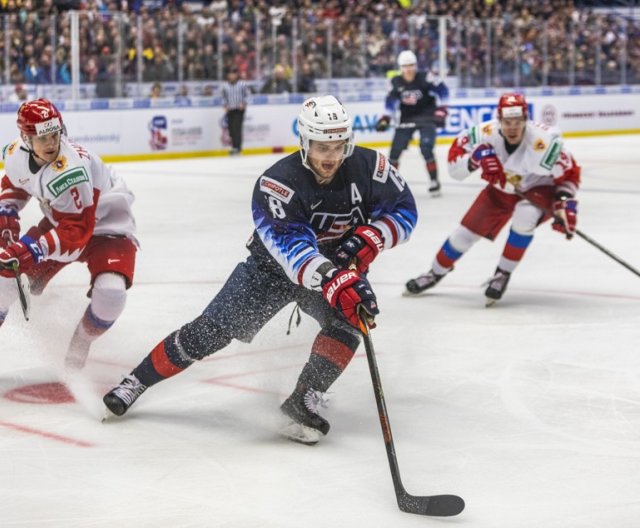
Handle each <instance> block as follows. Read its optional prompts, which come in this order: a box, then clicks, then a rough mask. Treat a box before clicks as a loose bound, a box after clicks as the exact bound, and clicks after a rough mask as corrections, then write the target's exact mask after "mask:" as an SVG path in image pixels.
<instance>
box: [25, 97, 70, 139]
mask: <svg viewBox="0 0 640 528" xmlns="http://www.w3.org/2000/svg"><path fill="white" fill-rule="evenodd" d="M17 123H18V128H19V129H20V131H21V132H22V133H23V134H25V135H27V136H45V135H47V134H52V133H53V132H62V131H63V130H64V124H63V122H62V114H61V113H60V111H59V110H58V109H57V108H56V107H55V105H54V104H53V103H52V102H51V101H49V100H48V99H35V100H34V101H28V102H26V103H22V105H20V108H19V109H18V121H17Z"/></svg>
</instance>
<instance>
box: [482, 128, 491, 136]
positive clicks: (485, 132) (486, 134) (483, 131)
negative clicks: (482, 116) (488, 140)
mask: <svg viewBox="0 0 640 528" xmlns="http://www.w3.org/2000/svg"><path fill="white" fill-rule="evenodd" d="M480 130H482V133H483V134H484V135H485V136H490V135H491V132H492V130H493V129H492V126H491V125H484V126H483V127H482V128H481V129H480Z"/></svg>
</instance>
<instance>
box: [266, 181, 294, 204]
mask: <svg viewBox="0 0 640 528" xmlns="http://www.w3.org/2000/svg"><path fill="white" fill-rule="evenodd" d="M260 190H261V191H262V192H263V193H266V194H268V195H270V196H273V197H274V198H277V199H278V200H281V201H283V202H284V203H287V204H288V203H289V202H290V201H291V197H292V196H293V195H294V194H295V192H294V190H293V189H291V188H290V187H287V186H286V185H285V184H284V183H280V182H279V181H276V180H274V179H272V178H269V177H267V176H262V177H261V178H260Z"/></svg>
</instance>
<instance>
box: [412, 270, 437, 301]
mask: <svg viewBox="0 0 640 528" xmlns="http://www.w3.org/2000/svg"><path fill="white" fill-rule="evenodd" d="M442 277H444V275H437V274H436V273H434V272H433V270H429V271H428V272H427V273H423V274H422V275H420V276H418V277H416V278H415V279H411V280H410V281H408V282H407V283H406V285H405V287H406V290H405V291H404V292H403V294H402V295H403V296H404V297H413V296H414V295H420V294H421V293H423V292H424V291H426V290H428V289H430V288H433V287H434V286H435V285H436V284H438V282H440V280H441V279H442Z"/></svg>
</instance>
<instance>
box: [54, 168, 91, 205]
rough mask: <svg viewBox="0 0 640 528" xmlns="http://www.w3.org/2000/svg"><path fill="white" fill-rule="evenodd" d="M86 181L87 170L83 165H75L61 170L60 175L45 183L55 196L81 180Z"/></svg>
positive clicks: (87, 176)
mask: <svg viewBox="0 0 640 528" xmlns="http://www.w3.org/2000/svg"><path fill="white" fill-rule="evenodd" d="M88 181H89V175H88V174H87V171H85V170H84V167H76V168H74V169H71V170H69V171H67V172H63V173H62V174H61V175H60V176H58V177H57V178H55V179H53V180H51V181H50V182H49V183H48V184H47V189H49V192H51V194H53V196H54V197H56V198H57V197H58V196H60V195H61V194H62V193H64V192H65V191H67V190H69V189H71V187H75V186H76V185H78V184H80V183H82V182H88Z"/></svg>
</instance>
